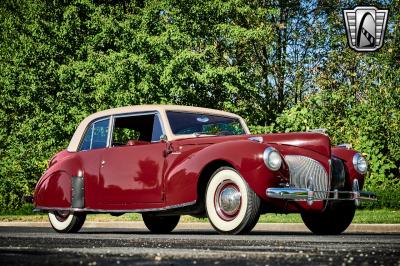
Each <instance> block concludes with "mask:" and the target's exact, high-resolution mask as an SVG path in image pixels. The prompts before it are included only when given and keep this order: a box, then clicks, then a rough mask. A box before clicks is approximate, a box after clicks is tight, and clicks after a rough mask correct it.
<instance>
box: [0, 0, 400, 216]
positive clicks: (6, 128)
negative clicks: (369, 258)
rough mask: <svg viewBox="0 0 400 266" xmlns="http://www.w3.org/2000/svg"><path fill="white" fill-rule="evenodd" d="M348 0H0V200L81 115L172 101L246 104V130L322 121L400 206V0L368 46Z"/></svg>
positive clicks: (18, 192)
mask: <svg viewBox="0 0 400 266" xmlns="http://www.w3.org/2000/svg"><path fill="white" fill-rule="evenodd" d="M357 4H358V3H357V1H349V2H342V1H340V2H339V3H337V2H334V3H333V2H332V1H324V0H323V1H311V2H308V1H290V2H286V1H259V0H257V1H244V0H227V1H219V0H214V1H179V0H165V1H159V0H149V1H144V0H137V1H127V0H122V1H117V0H113V1H111V0H109V1H95V0H76V1H67V0H63V1H62V0H52V1H50V0H49V1H45V0H20V1H18V0H17V1H11V0H5V1H1V3H0V26H1V31H0V206H1V209H2V210H3V211H4V210H13V209H16V208H18V207H20V206H21V196H22V195H24V194H30V193H32V190H33V188H34V185H35V184H36V182H37V180H38V178H39V177H40V175H41V174H42V172H43V171H44V169H45V168H46V164H47V160H48V159H49V158H50V157H51V156H52V155H53V154H54V153H55V152H57V151H59V150H61V149H63V148H65V147H66V146H67V143H68V141H69V139H70V138H71V136H72V134H73V132H74V130H75V128H76V126H77V125H78V123H79V122H80V121H81V120H82V119H83V118H84V117H86V116H87V115H89V114H91V113H93V112H96V111H98V110H103V109H106V108H111V107H117V106H124V105H134V104H144V103H174V104H185V105H195V106H203V107H211V108H216V109H222V110H226V111H231V112H235V113H238V114H239V115H242V116H243V117H244V118H245V119H246V120H247V121H248V123H249V124H250V125H252V129H253V131H254V132H281V131H283V132H288V131H304V130H308V129H311V128H316V127H324V128H327V129H328V133H329V135H330V136H331V137H332V140H333V143H334V144H336V143H343V142H345V143H352V144H353V146H354V148H356V149H357V150H360V151H362V152H364V153H365V154H366V156H367V158H368V160H369V162H370V168H371V176H370V178H369V179H368V181H367V184H366V186H367V189H370V190H373V191H377V192H378V194H379V195H380V196H381V199H382V200H381V201H379V202H378V203H375V205H372V206H371V205H370V206H371V207H374V206H375V207H382V206H385V207H391V208H399V207H400V200H399V196H398V195H399V191H400V185H399V176H400V173H399V164H400V149H399V147H400V145H399V144H400V134H399V133H398V132H399V131H400V130H399V120H400V119H399V117H400V113H399V110H400V100H399V95H400V91H399V90H400V80H399V77H400V34H399V19H400V4H399V1H398V0H395V1H392V2H388V1H382V2H379V1H378V2H375V1H373V2H371V4H374V5H377V6H378V7H382V8H383V7H386V8H389V9H390V11H389V21H388V29H387V31H386V36H385V44H384V47H383V48H382V49H380V50H379V51H378V52H373V53H357V52H354V51H352V50H350V49H349V48H348V45H347V40H346V34H345V31H344V26H343V25H344V24H343V17H342V9H344V8H352V7H354V6H355V5H357Z"/></svg>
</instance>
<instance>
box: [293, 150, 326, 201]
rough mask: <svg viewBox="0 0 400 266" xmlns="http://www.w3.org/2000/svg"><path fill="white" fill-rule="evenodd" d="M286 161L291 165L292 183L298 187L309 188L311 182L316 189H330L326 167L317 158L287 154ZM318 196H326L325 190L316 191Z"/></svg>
mask: <svg viewBox="0 0 400 266" xmlns="http://www.w3.org/2000/svg"><path fill="white" fill-rule="evenodd" d="M285 161H286V163H287V164H288V166H289V172H290V185H291V186H294V187H296V188H308V186H309V185H308V184H307V183H309V184H310V183H311V184H312V186H313V190H314V191H328V190H329V180H328V175H327V173H326V171H325V168H324V167H323V166H322V165H321V164H320V163H319V162H317V161H316V160H313V159H311V158H309V157H306V156H300V155H287V156H285ZM315 194H316V195H315V196H316V197H317V198H326V197H327V196H328V195H327V193H324V192H316V193H315Z"/></svg>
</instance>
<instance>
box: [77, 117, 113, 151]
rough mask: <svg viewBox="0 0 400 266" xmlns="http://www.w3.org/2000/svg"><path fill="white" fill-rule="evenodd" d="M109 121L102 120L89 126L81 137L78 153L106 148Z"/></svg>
mask: <svg viewBox="0 0 400 266" xmlns="http://www.w3.org/2000/svg"><path fill="white" fill-rule="evenodd" d="M109 121H110V119H104V120H100V121H97V122H94V123H92V124H91V126H90V127H89V128H88V130H87V131H86V133H85V136H84V137H83V141H82V143H81V146H80V148H79V150H80V151H83V150H92V149H100V148H105V147H107V136H108V124H109Z"/></svg>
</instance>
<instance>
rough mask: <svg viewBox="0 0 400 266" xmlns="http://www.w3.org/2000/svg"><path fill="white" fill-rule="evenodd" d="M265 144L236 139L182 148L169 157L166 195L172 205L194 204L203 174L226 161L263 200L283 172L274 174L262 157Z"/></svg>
mask: <svg viewBox="0 0 400 266" xmlns="http://www.w3.org/2000/svg"><path fill="white" fill-rule="evenodd" d="M266 147H267V145H265V144H260V143H256V142H252V141H249V140H232V141H227V142H222V143H217V144H213V145H209V146H206V147H204V146H203V147H201V146H200V145H188V146H181V147H180V148H179V152H177V153H175V152H174V153H172V154H170V155H169V157H168V158H167V165H168V170H167V172H166V180H165V182H166V195H167V197H166V198H167V202H168V204H174V205H175V204H180V203H184V202H192V201H195V200H197V199H198V197H199V195H197V185H198V182H199V177H200V174H201V173H202V171H203V170H204V169H205V167H207V165H209V164H210V163H212V162H215V161H225V162H227V163H228V164H230V165H231V166H232V167H233V168H235V169H236V170H237V171H238V172H239V173H240V174H241V175H242V176H243V178H244V179H245V180H246V182H247V183H248V184H249V186H250V187H251V188H252V189H253V190H254V191H255V193H257V195H258V196H260V197H261V198H263V199H266V195H265V189H266V188H267V187H271V186H274V185H275V186H276V183H277V182H278V181H279V180H278V178H277V176H278V175H279V172H272V171H270V170H269V169H268V168H267V167H266V166H265V164H264V161H263V159H262V154H263V151H264V149H265V148H266Z"/></svg>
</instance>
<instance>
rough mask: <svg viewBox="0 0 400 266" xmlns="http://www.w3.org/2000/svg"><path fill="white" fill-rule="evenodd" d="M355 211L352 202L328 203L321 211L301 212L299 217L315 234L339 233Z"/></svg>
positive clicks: (349, 221)
mask: <svg viewBox="0 0 400 266" xmlns="http://www.w3.org/2000/svg"><path fill="white" fill-rule="evenodd" d="M355 211H356V206H355V205H354V203H353V202H350V203H349V202H346V203H335V204H331V205H328V206H327V207H326V209H325V210H324V211H323V212H322V213H302V214H301V218H302V219H303V222H304V224H305V225H306V226H307V227H308V229H310V231H311V232H313V233H314V234H317V235H339V234H341V233H343V232H344V231H345V230H346V229H347V227H349V225H350V224H351V222H352V221H353V218H354V214H355Z"/></svg>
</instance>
